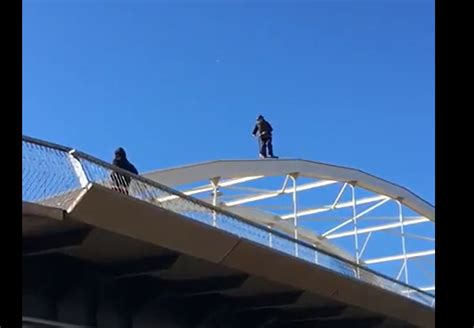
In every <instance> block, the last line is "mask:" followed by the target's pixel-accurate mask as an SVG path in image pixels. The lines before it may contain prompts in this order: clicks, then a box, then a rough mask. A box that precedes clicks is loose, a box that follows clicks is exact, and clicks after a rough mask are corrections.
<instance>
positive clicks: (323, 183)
mask: <svg viewBox="0 0 474 328" xmlns="http://www.w3.org/2000/svg"><path fill="white" fill-rule="evenodd" d="M336 183H338V182H337V181H332V180H321V181H316V182H311V183H306V184H302V185H299V186H298V187H297V188H296V191H297V192H299V191H304V190H310V189H315V188H319V187H324V186H329V185H332V184H336ZM291 193H293V187H287V188H285V189H283V190H277V191H274V192H270V193H263V194H259V195H253V196H250V197H245V198H240V199H236V200H232V201H228V202H226V203H224V205H225V206H235V205H242V204H246V203H251V202H256V201H258V200H264V199H269V198H274V197H278V196H280V195H284V194H291Z"/></svg>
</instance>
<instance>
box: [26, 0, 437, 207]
mask: <svg viewBox="0 0 474 328" xmlns="http://www.w3.org/2000/svg"><path fill="white" fill-rule="evenodd" d="M258 114H263V115H264V116H265V117H266V118H267V119H268V120H269V121H270V122H271V123H272V125H273V127H274V129H275V135H274V146H275V153H276V154H277V155H280V156H281V157H284V158H304V159H311V160H316V161H322V162H328V163H333V164H339V165H344V166H350V167H356V168H360V169H362V170H365V171H367V172H369V173H372V174H375V175H378V176H381V177H383V178H385V179H388V180H391V181H393V182H396V183H399V184H402V185H404V186H406V187H408V188H410V189H412V190H413V191H414V192H416V193H418V194H419V195H420V196H422V197H423V198H425V199H426V200H428V201H430V202H431V203H434V3H433V1H428V0H413V1H406V0H391V1H390V0H378V1H375V0H374V1H368V0H366V1H358V0H353V1H346V0H337V1H318V0H314V1H291V2H290V1H259V2H256V1H254V2H251V1H237V0H232V1H202V2H200V1H175V2H172V1H158V0H157V1H137V0H134V1H131V0H130V1H117V2H116V1H85V0H81V1H72V0H71V1H66V0H63V1H41V0H24V1H23V133H24V134H27V135H30V136H33V137H37V138H42V139H46V140H48V141H53V142H58V143H61V144H65V145H68V146H71V147H76V148H78V149H80V150H82V151H85V152H89V153H91V154H93V155H95V156H97V157H99V158H102V159H105V160H110V159H111V158H112V156H113V151H114V149H115V148H116V147H118V146H123V147H125V149H126V150H127V152H128V153H129V157H130V159H131V161H132V162H133V163H134V164H136V166H137V168H138V169H139V170H140V171H141V172H146V171H150V170H153V169H156V168H165V167H171V166H177V165H183V164H187V163H195V162H202V161H207V160H213V159H225V158H234V159H241V158H256V157H257V145H256V140H254V139H253V138H252V137H251V135H250V132H251V130H252V128H253V124H254V122H255V118H256V116H257V115H258Z"/></svg>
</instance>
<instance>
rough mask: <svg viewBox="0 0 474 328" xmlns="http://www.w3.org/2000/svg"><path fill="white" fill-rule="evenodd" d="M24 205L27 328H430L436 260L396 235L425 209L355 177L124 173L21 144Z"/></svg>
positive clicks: (406, 195)
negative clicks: (120, 187) (121, 183)
mask: <svg viewBox="0 0 474 328" xmlns="http://www.w3.org/2000/svg"><path fill="white" fill-rule="evenodd" d="M113 172H117V173H118V174H120V175H121V176H123V177H129V178H130V179H131V181H132V183H131V185H130V188H129V190H128V193H122V192H118V191H116V190H114V189H115V188H114V185H113V183H112V181H111V179H110V175H111V173H113ZM22 198H23V218H22V227H23V229H22V230H23V270H24V271H23V322H24V326H25V327H26V326H35V327H36V326H41V327H112V326H113V327H146V326H149V325H153V324H154V325H159V326H169V327H289V326H291V327H293V326H295V327H300V326H301V327H346V326H351V327H408V326H413V327H434V305H435V297H434V283H433V282H434V265H431V263H430V262H429V261H432V260H433V259H434V255H435V253H434V250H433V249H430V248H426V249H418V248H420V247H425V246H426V245H430V243H431V248H432V242H433V238H432V237H431V236H426V235H425V236H422V235H420V234H415V233H412V232H410V231H408V229H409V228H411V227H421V229H422V230H423V231H430V230H429V229H432V230H433V229H434V222H435V214H434V207H433V206H432V205H431V204H429V203H427V202H426V201H424V200H423V199H421V198H420V197H418V196H417V195H415V194H414V193H412V192H411V191H409V190H407V189H406V188H403V187H401V186H398V185H396V184H393V183H391V182H388V181H385V180H383V179H380V178H377V177H375V176H372V175H370V174H367V173H365V172H362V171H360V170H355V169H351V168H344V167H338V166H334V165H328V164H323V163H317V162H311V161H304V160H260V161H251V160H250V161H249V160H247V161H245V160H244V161H216V162H209V163H202V164H197V165H190V166H185V167H179V168H174V169H168V170H159V171H154V172H150V173H146V174H143V175H134V174H131V173H128V172H125V171H123V170H121V169H119V168H117V167H113V166H111V165H110V164H108V163H105V162H103V161H101V160H99V159H96V158H94V157H92V156H90V155H87V154H84V153H82V152H79V151H76V150H74V149H72V148H69V147H65V146H61V145H57V144H53V143H49V142H45V141H42V140H37V139H33V138H30V137H23V195H22ZM374 213H379V214H380V219H378V218H377V217H372V218H370V217H369V215H373V214H374ZM384 220H385V221H387V223H384V224H380V221H384ZM349 228H350V229H349ZM393 231H397V232H398V233H396V234H393ZM388 232H390V234H388ZM384 234H385V235H384ZM377 235H382V238H384V239H383V240H384V241H386V243H384V244H383V245H384V246H383V247H380V245H381V244H380V242H374V241H373V239H375V238H376V236H377ZM409 238H416V240H421V241H422V242H417V243H409V242H408V240H407V239H409ZM371 247H372V248H373V249H372V250H371ZM410 247H414V249H413V250H411V249H410ZM381 248H383V249H382V250H381ZM398 249H401V253H396V252H395V251H397V250H398ZM381 252H382V253H383V252H389V253H390V252H392V253H390V254H384V255H383V256H376V257H371V255H372V254H374V255H376V254H379V253H381ZM419 259H423V260H425V261H426V262H428V265H426V263H425V265H424V266H423V265H420V264H419V263H418V264H417V266H415V265H414V262H413V261H417V260H419ZM384 264H396V268H397V269H396V270H395V271H393V270H392V271H390V270H389V269H387V268H379V267H378V266H380V265H384ZM409 267H410V270H409ZM417 268H420V270H419V271H421V272H422V273H423V278H421V275H420V272H418V273H417V272H416V270H415V269H417ZM421 268H423V269H421ZM430 271H432V272H431V273H432V274H430ZM425 276H428V278H426V277H425ZM402 278H403V279H402ZM418 282H419V284H418ZM428 282H431V284H429V283H428ZM423 283H428V284H425V285H423Z"/></svg>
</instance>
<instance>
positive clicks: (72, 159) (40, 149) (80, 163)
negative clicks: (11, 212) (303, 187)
mask: <svg viewBox="0 0 474 328" xmlns="http://www.w3.org/2000/svg"><path fill="white" fill-rule="evenodd" d="M22 159H23V161H22V187H23V189H22V199H23V201H29V202H34V203H39V204H43V205H49V206H54V207H58V208H62V209H65V210H67V209H68V208H69V207H70V206H71V205H72V203H73V202H74V201H75V199H76V198H77V196H78V195H79V193H80V192H81V191H82V190H83V189H84V188H86V187H87V185H88V184H89V183H95V184H98V185H101V186H103V187H106V188H108V189H112V190H117V181H118V182H119V183H118V184H119V185H120V181H122V182H123V181H125V180H129V181H130V186H129V188H128V190H127V191H123V190H118V191H119V192H127V193H128V194H129V196H131V197H134V198H137V199H140V200H142V201H145V202H148V203H151V204H153V205H155V206H159V207H161V208H163V209H166V210H169V211H172V212H175V213H178V214H180V215H182V216H184V217H186V218H189V219H192V220H196V221H200V222H203V223H205V224H209V225H212V226H215V227H217V228H218V229H221V230H225V231H227V232H230V233H232V234H234V235H237V236H239V237H241V238H246V239H248V240H251V241H253V242H256V243H259V244H262V245H265V246H268V247H271V248H273V249H275V250H278V251H281V252H283V253H286V254H288V255H290V256H296V257H298V258H300V259H302V260H305V261H307V262H310V263H313V264H316V265H319V266H322V267H325V268H327V269H330V270H332V271H334V272H337V273H339V274H342V275H344V276H348V277H351V278H353V279H357V280H359V281H363V282H365V283H369V284H372V285H376V286H378V287H381V288H383V289H387V290H390V291H392V292H395V293H397V294H399V295H402V296H404V297H407V298H411V299H413V300H415V301H417V302H419V303H422V304H424V305H427V306H429V307H434V304H435V297H434V296H433V295H431V294H429V293H427V292H425V291H422V290H420V289H417V288H415V287H413V286H409V285H407V284H405V283H403V282H401V281H397V280H395V279H393V278H390V277H387V276H384V275H382V274H381V273H378V272H376V271H374V270H371V269H368V268H366V267H363V266H360V265H358V264H356V263H353V262H350V261H349V260H347V259H344V258H342V257H339V256H337V255H334V254H330V253H328V252H327V251H325V250H322V249H319V248H317V247H315V246H314V245H311V244H308V243H306V242H304V241H301V240H296V239H294V238H293V237H292V236H289V235H287V234H286V233H283V232H281V231H278V230H274V229H271V228H269V227H267V226H265V225H259V224H257V223H254V222H252V221H249V220H247V219H246V218H244V217H240V216H238V215H236V214H234V213H231V212H227V211H225V210H223V209H221V208H218V207H215V206H212V205H211V204H209V203H206V202H204V201H201V200H199V199H196V198H193V197H191V196H187V195H185V194H183V193H180V192H179V191H176V190H173V189H172V188H169V187H167V186H165V185H162V184H160V183H157V182H155V181H152V180H149V179H147V178H145V177H142V176H140V175H135V174H132V173H130V172H128V171H124V170H122V169H120V168H118V167H115V166H113V165H111V164H109V163H106V162H104V161H101V160H99V159H96V158H94V157H92V156H89V155H87V154H84V153H82V152H79V151H75V150H74V149H72V148H68V147H64V146H61V145H57V144H53V143H49V142H45V141H42V140H38V139H34V138H31V137H27V136H23V140H22ZM112 176H113V177H114V178H111V177H112ZM164 197H167V198H168V199H171V200H168V201H166V202H158V201H157V199H160V198H161V199H162V198H164ZM296 249H297V252H295V250H296Z"/></svg>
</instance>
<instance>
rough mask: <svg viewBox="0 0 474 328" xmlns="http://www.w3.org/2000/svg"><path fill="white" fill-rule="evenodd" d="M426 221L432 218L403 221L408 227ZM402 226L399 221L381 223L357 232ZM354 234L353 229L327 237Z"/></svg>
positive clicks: (335, 237)
mask: <svg viewBox="0 0 474 328" xmlns="http://www.w3.org/2000/svg"><path fill="white" fill-rule="evenodd" d="M425 222H430V220H428V219H426V218H420V219H413V220H407V221H404V222H403V226H405V227H406V226H409V225H414V224H419V223H425ZM400 226H401V223H399V222H397V223H389V224H383V225H379V226H375V227H370V228H363V229H359V230H358V231H357V233H358V234H359V235H361V234H366V233H370V232H376V231H384V230H390V229H394V228H399V227H400ZM353 235H354V231H353V230H351V231H344V232H339V233H333V234H330V235H327V236H326V238H327V239H337V238H343V237H349V236H353Z"/></svg>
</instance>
